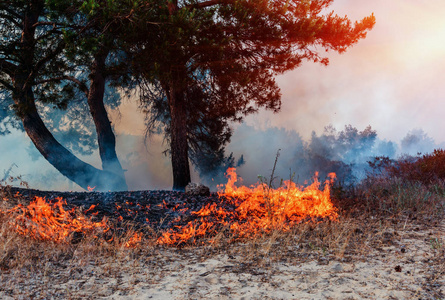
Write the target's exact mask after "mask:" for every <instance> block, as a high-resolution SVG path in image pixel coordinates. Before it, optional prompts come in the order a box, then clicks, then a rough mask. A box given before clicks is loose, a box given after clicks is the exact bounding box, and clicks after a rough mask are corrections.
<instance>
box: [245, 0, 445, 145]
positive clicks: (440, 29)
mask: <svg viewBox="0 0 445 300" xmlns="http://www.w3.org/2000/svg"><path fill="white" fill-rule="evenodd" d="M331 8H332V9H333V10H334V11H335V12H336V13H337V14H338V15H340V16H344V15H347V16H348V17H349V18H351V19H352V20H358V19H360V18H362V17H364V16H367V15H369V14H370V13H372V12H373V13H374V15H375V17H376V25H375V27H374V29H373V30H372V31H370V32H369V33H368V36H367V38H366V39H365V40H361V41H359V43H358V44H356V45H355V46H354V47H353V48H351V49H349V50H348V51H347V52H346V53H344V54H342V55H339V54H337V53H331V54H330V55H329V58H330V64H329V66H327V67H324V66H322V65H319V64H314V63H309V62H307V63H305V64H304V65H303V66H302V67H300V68H298V69H296V70H294V71H292V72H288V73H286V74H284V75H282V76H280V77H279V78H278V83H279V85H280V87H281V89H282V93H283V98H282V101H283V106H282V111H281V112H280V114H279V115H273V114H271V113H269V112H262V113H260V114H258V115H257V116H254V117H252V118H249V120H247V122H251V123H252V124H255V125H256V126H276V127H283V128H286V129H289V130H296V131H298V132H300V134H302V135H303V136H304V137H309V135H310V133H311V132H312V131H313V130H315V131H316V132H320V131H322V130H323V127H324V126H326V125H328V124H333V125H334V126H335V127H337V128H341V127H343V126H344V125H346V124H352V125H353V126H355V127H357V128H364V127H366V126H367V125H371V126H372V127H373V128H374V129H376V130H377V132H378V134H379V136H380V137H383V138H386V139H391V140H395V141H398V140H400V139H401V138H402V137H403V135H405V134H406V132H408V131H409V130H412V129H416V128H421V129H423V130H424V131H425V132H427V133H428V135H430V136H431V137H432V138H434V139H435V140H436V141H437V142H443V141H445V130H443V129H442V126H441V125H442V122H443V121H442V120H443V116H444V115H445V103H444V100H445V99H444V98H445V84H444V82H443V79H444V76H443V72H444V71H445V19H444V18H443V15H444V13H445V1H440V0H428V1H426V0H425V1H419V0H390V1H387V0H386V1H384V0H372V1H369V0H336V1H334V4H333V5H332V6H331Z"/></svg>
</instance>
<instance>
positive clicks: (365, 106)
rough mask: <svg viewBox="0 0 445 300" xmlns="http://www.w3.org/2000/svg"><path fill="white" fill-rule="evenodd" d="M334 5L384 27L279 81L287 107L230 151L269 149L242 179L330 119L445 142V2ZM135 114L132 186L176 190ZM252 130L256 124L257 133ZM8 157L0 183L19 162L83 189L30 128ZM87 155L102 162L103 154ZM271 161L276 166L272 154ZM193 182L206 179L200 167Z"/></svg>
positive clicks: (5, 148)
mask: <svg viewBox="0 0 445 300" xmlns="http://www.w3.org/2000/svg"><path fill="white" fill-rule="evenodd" d="M331 9H332V10H334V11H335V12H336V13H337V14H338V15H340V16H344V15H347V16H348V17H349V18H350V19H352V20H359V19H361V18H363V17H365V16H368V15H370V14H371V13H374V15H375V17H376V25H375V27H374V29H373V30H372V31H370V32H369V33H368V36H367V38H366V39H364V40H361V41H359V42H358V44H356V45H354V46H353V47H352V48H350V49H349V50H348V51H346V52H345V53H344V54H341V55H340V54H337V53H329V54H327V55H328V57H329V59H330V64H329V66H327V67H326V66H323V65H320V64H315V63H312V62H305V63H303V65H302V66H301V67H300V68H298V69H296V70H294V71H291V72H287V73H285V74H284V75H280V76H279V77H277V82H278V84H279V86H280V88H281V91H282V109H281V112H280V113H278V114H273V113H271V112H268V111H260V112H259V113H258V114H256V115H253V116H249V117H247V118H246V120H245V123H244V124H242V125H239V124H235V125H234V128H235V131H234V136H233V138H232V142H231V144H229V145H228V150H229V151H233V152H234V154H235V156H239V155H241V154H246V153H253V152H255V151H256V150H257V149H253V148H252V147H261V145H266V144H267V145H268V146H269V147H268V152H267V153H268V154H267V155H264V154H263V155H258V156H255V155H251V156H250V157H249V159H247V161H246V165H245V166H244V167H242V168H241V170H240V172H241V174H242V175H243V170H242V169H243V168H244V176H246V177H247V176H253V175H252V174H255V172H259V171H260V170H259V169H258V168H257V169H255V168H254V166H256V165H261V164H263V163H261V164H258V163H257V161H260V160H261V159H265V157H270V156H271V154H270V153H274V152H276V150H278V149H279V148H283V147H286V146H289V145H290V144H292V143H288V145H286V136H287V135H289V134H290V135H292V134H297V135H300V136H301V137H302V138H303V139H309V137H310V135H311V133H312V132H313V131H315V132H317V133H322V132H323V128H324V127H325V126H327V125H329V124H332V125H333V126H334V127H336V128H337V129H339V130H341V129H342V128H343V127H344V126H345V125H347V124H351V125H353V126H354V127H357V128H358V129H359V130H363V129H364V128H365V127H366V126H368V125H371V126H372V128H373V129H375V130H376V131H377V133H378V136H379V138H380V139H385V140H391V141H394V142H396V143H398V142H400V140H401V139H402V138H403V137H404V136H406V134H407V133H408V132H410V131H412V130H415V129H422V130H423V131H424V132H426V133H427V134H428V136H430V137H432V138H433V139H434V141H435V142H436V144H438V145H442V144H444V142H445V130H443V129H442V127H443V122H444V116H445V103H444V100H445V99H444V98H445V84H444V83H443V78H444V77H443V76H442V75H443V72H444V71H445V19H444V18H443V15H444V14H445V1H443V0H389V1H388V0H372V1H370V0H335V1H334V3H333V5H332V6H331ZM135 111H136V105H135V103H134V102H131V101H126V102H125V103H124V104H123V105H122V107H121V108H120V114H116V113H114V112H113V113H112V114H111V115H112V119H113V123H114V124H115V125H116V127H115V130H116V134H117V143H118V148H117V151H118V154H119V156H120V159H121V161H122V164H123V165H124V168H126V169H128V170H129V171H128V172H127V181H128V182H129V186H130V188H131V189H164V188H165V189H167V188H170V187H171V166H170V162H169V160H168V158H166V157H164V156H162V154H161V152H162V151H163V150H164V149H165V145H163V144H162V137H160V136H154V137H153V138H152V140H151V141H149V143H148V144H144V142H143V138H142V136H143V133H144V125H143V115H141V114H140V113H138V112H135ZM246 128H249V129H251V130H255V134H251V133H249V130H246ZM270 129H274V130H275V132H287V133H286V134H284V135H283V137H284V138H282V139H276V140H275V141H276V144H273V145H270V143H268V141H267V136H263V137H261V133H262V132H264V133H265V132H267V131H268V130H270ZM291 133H292V134H291ZM265 134H266V133H265ZM252 136H258V138H257V141H262V144H261V143H260V142H258V143H252V142H248V141H251V140H252ZM280 143H281V144H280ZM12 145H14V146H12ZM253 145H254V146H253ZM0 153H1V154H2V158H1V159H0V179H1V178H2V175H3V174H4V172H5V171H6V170H7V169H9V168H11V170H12V173H11V174H12V175H16V176H17V175H22V176H23V178H24V180H27V181H28V182H29V183H30V184H31V185H32V187H35V188H42V189H51V188H57V189H62V190H76V189H78V187H76V186H75V185H73V184H71V183H69V182H68V180H66V179H64V178H63V177H62V176H61V175H59V174H58V173H57V171H55V169H54V168H53V167H52V166H51V165H49V164H48V163H47V162H46V161H45V160H44V159H43V158H39V156H38V155H36V150H35V149H34V148H33V145H32V144H30V141H29V139H28V138H27V137H26V135H24V134H20V133H14V134H13V135H9V136H5V137H0ZM30 154H33V155H30ZM84 159H85V160H86V161H88V162H90V163H92V164H94V165H95V166H97V167H100V163H99V160H98V155H97V153H96V154H95V155H94V156H91V157H85V158H84ZM270 161H271V162H270V164H273V157H270ZM261 162H262V161H261ZM247 170H251V171H249V172H248V171H247ZM266 171H267V170H266ZM192 179H194V180H198V179H197V174H196V173H194V174H193V177H192ZM42 182H45V184H43V183H42ZM48 182H51V184H48Z"/></svg>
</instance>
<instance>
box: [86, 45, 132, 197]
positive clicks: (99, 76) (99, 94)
mask: <svg viewBox="0 0 445 300" xmlns="http://www.w3.org/2000/svg"><path fill="white" fill-rule="evenodd" d="M107 55H108V52H107V51H102V52H101V53H99V54H97V55H96V56H95V58H94V62H93V66H92V68H91V77H90V78H91V80H90V90H89V94H88V106H89V108H90V112H91V116H92V117H93V120H94V124H95V126H96V133H97V142H98V144H99V154H100V158H101V160H102V169H103V170H104V171H109V172H112V173H115V174H116V175H118V176H119V177H120V178H122V180H121V182H120V183H119V184H118V186H117V187H116V189H117V190H127V189H128V187H127V184H126V182H125V174H124V170H123V169H122V166H121V164H120V162H119V159H118V158H117V154H116V138H115V135H114V132H113V129H112V127H111V122H110V120H109V119H108V114H107V111H106V109H105V105H104V93H105V77H104V71H105V60H106V58H107Z"/></svg>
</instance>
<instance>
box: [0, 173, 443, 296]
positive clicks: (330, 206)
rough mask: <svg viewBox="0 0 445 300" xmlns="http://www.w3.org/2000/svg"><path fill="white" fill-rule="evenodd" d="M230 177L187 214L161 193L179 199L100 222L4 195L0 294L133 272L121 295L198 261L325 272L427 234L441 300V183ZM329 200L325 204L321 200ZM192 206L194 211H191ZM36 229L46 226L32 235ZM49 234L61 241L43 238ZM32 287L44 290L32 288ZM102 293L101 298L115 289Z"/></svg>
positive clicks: (93, 210) (37, 292)
mask: <svg viewBox="0 0 445 300" xmlns="http://www.w3.org/2000/svg"><path fill="white" fill-rule="evenodd" d="M229 174H231V176H230V179H229V183H228V184H227V185H226V186H225V189H224V190H222V191H221V193H224V195H222V194H220V195H214V196H213V197H210V198H209V199H206V200H205V201H201V202H200V199H199V198H197V199H187V201H189V203H188V204H187V205H189V206H186V205H180V204H179V203H176V202H171V201H169V199H168V195H170V197H176V196H177V194H176V193H175V192H170V193H165V194H162V197H160V198H159V203H158V204H156V203H149V204H147V203H145V204H144V203H142V202H141V203H138V204H139V205H137V204H134V203H133V204H131V203H130V202H128V201H127V203H125V201H124V202H123V203H121V204H120V205H115V204H113V205H110V206H113V207H115V210H114V211H113V212H112V213H108V215H103V214H102V215H101V214H100V213H99V214H98V212H100V208H101V205H102V204H99V205H97V206H96V207H91V206H87V207H86V208H82V207H77V208H75V209H73V208H72V207H71V208H68V207H66V206H67V205H66V203H65V202H63V201H62V200H60V199H59V200H55V199H49V198H48V199H47V200H46V201H45V203H46V204H43V203H42V201H43V198H36V201H35V202H29V201H27V200H26V199H24V197H23V196H21V195H18V194H15V193H11V191H10V190H9V191H8V188H4V189H3V190H2V192H1V193H2V194H0V199H3V201H2V203H1V205H0V211H1V212H2V213H0V245H1V248H0V270H1V271H2V275H1V276H0V281H2V282H3V284H4V286H21V287H22V288H23V290H21V291H17V290H12V289H11V291H10V292H9V293H10V294H11V295H13V296H14V297H15V296H16V295H22V296H23V297H25V298H26V297H34V298H42V297H43V298H45V297H50V296H52V297H65V296H67V295H70V293H71V292H72V291H63V290H58V291H54V290H53V289H52V288H51V283H52V282H54V281H56V280H59V281H60V280H62V279H60V278H63V281H64V282H70V281H71V280H82V278H85V277H86V278H89V277H91V276H92V275H91V274H92V273H91V272H96V273H100V274H101V275H100V276H104V277H105V278H109V279H107V280H108V281H112V280H114V279H115V278H119V276H120V275H119V274H121V273H122V272H125V273H126V274H133V275H131V276H130V279H131V278H132V279H131V280H130V281H131V282H130V283H128V284H127V285H126V287H125V288H122V284H119V283H118V282H119V280H118V281H116V289H125V290H122V293H124V295H125V293H129V292H130V291H131V289H132V286H134V285H135V284H137V282H138V281H140V280H145V281H147V282H151V281H152V280H155V279H153V278H157V279H156V280H161V278H162V276H163V275H162V274H163V271H162V270H165V268H168V266H169V265H170V264H175V263H176V262H177V261H184V260H187V259H190V257H193V259H192V260H193V261H196V263H198V262H200V261H203V260H205V259H208V258H211V257H214V256H216V255H222V254H223V255H227V256H228V257H234V258H236V260H238V261H240V262H242V264H241V263H240V264H239V270H238V269H236V270H235V269H234V271H233V272H235V271H236V272H247V273H249V272H251V273H252V274H256V273H255V272H259V271H258V270H259V268H264V269H265V270H266V269H268V268H270V266H271V265H273V264H278V263H283V262H285V263H288V264H298V263H300V262H303V261H310V260H315V261H317V262H318V264H329V262H330V261H340V262H348V261H359V260H366V259H367V255H368V254H369V253H371V252H373V251H381V250H378V249H385V248H388V247H396V248H397V249H399V251H402V250H401V249H404V248H403V247H405V246H403V245H405V244H402V238H406V237H407V236H408V235H411V234H413V233H416V232H423V231H426V230H428V232H430V231H431V232H432V233H431V235H426V236H425V237H424V236H422V238H421V240H425V239H427V243H428V245H430V246H428V247H430V248H429V251H430V253H431V257H432V258H431V259H430V260H429V262H428V263H426V264H427V265H431V266H434V270H432V271H431V273H428V274H427V275H428V276H427V280H426V281H425V283H422V284H425V286H426V285H428V289H430V292H428V293H429V294H428V295H432V296H435V297H436V298H437V297H438V298H440V297H442V296H443V294H441V292H440V288H438V287H437V286H436V287H435V285H437V284H438V283H440V280H441V279H440V278H441V277H442V275H443V274H444V273H443V272H445V263H444V259H443V257H445V246H444V244H445V241H444V240H443V238H442V236H439V235H435V233H434V232H433V231H432V229H434V228H438V226H441V222H442V220H443V217H444V215H445V202H444V199H445V193H444V192H443V191H445V185H444V184H442V183H441V182H436V183H435V184H432V185H424V184H421V183H416V182H411V183H407V182H405V181H403V180H399V179H394V178H392V179H391V178H384V177H375V178H374V179H373V180H371V178H369V180H368V181H364V182H363V183H362V184H361V185H359V186H357V187H355V188H350V189H346V188H343V187H339V186H335V185H334V186H333V187H331V184H326V185H325V187H324V188H323V189H322V190H320V183H319V182H318V181H315V182H314V183H313V185H312V186H309V187H306V188H298V189H295V190H294V188H296V187H295V186H294V185H292V184H290V183H288V184H286V185H284V186H283V187H282V188H279V189H275V190H272V189H270V188H269V187H270V186H269V185H264V184H259V185H258V186H256V187H250V188H245V187H236V186H235V182H236V175H235V173H231V172H229ZM315 191H316V192H315ZM85 194H86V195H90V196H91V197H96V196H99V195H101V194H99V193H94V192H93V193H85ZM294 194H296V195H297V198H298V199H301V200H302V201H301V203H303V204H300V205H296V204H295V203H294V202H293V200H292V199H291V196H290V195H294ZM178 195H179V194H178ZM329 195H330V196H332V202H331V201H327V200H326V199H329V197H328V196H329ZM180 199H182V198H179V200H180ZM179 200H178V201H179ZM184 202H186V201H184ZM252 202H253V203H252ZM196 203H198V204H199V205H197V206H190V205H192V204H193V205H195V204H196ZM130 204H131V205H132V206H131V207H132V209H129V208H128V207H130ZM48 207H49V208H50V210H48V209H49V208H48ZM191 207H193V209H192V208H191ZM161 209H162V210H161ZM135 210H138V212H139V215H137V214H136V213H135ZM153 210H159V211H160V212H162V214H163V215H164V217H162V218H157V219H156V222H142V223H143V224H141V220H148V219H150V218H154V217H156V215H155V214H153V215H147V217H145V215H143V214H142V213H147V214H148V213H149V212H151V213H152V212H153ZM37 214H40V215H43V216H44V217H43V221H42V220H40V221H36V220H35V217H36V215H37ZM119 216H124V218H122V219H123V220H122V219H119ZM131 218H133V219H131ZM132 220H133V221H132ZM148 221H150V220H148ZM78 222H79V223H80V224H82V225H79V224H78ZM37 224H43V225H42V226H41V228H40V229H38V230H37V227H38V225H37ZM76 224H77V225H76ZM53 227H56V228H59V229H60V230H61V232H62V233H57V234H55V233H52V232H53V231H54V230H53V229H51V230H49V231H48V228H53ZM59 229H57V230H56V232H57V231H58V230H59ZM25 234H26V235H25ZM419 241H420V240H419ZM403 243H404V242H403ZM170 245H173V246H175V247H170ZM382 251H383V250H382ZM395 267H396V265H394V266H392V265H391V266H388V268H389V269H394V268H395ZM237 268H238V267H237ZM8 274H9V275H8ZM141 274H143V276H144V278H145V279H141V278H140V276H141ZM441 274H442V275H441ZM18 278H20V280H22V281H23V282H22V283H20V282H21V281H20V280H19V279H18ZM33 278H34V279H33ZM36 278H37V279H36ZM73 278H74V279H73ZM76 278H77V279H76ZM33 280H35V282H40V281H42V280H43V282H46V284H47V285H43V286H39V285H40V283H38V284H37V283H35V284H30V282H34V281H33ZM27 286H29V288H28V287H27ZM425 290H427V287H425ZM1 291H2V289H0V292H1ZM3 291H4V289H3ZM57 293H58V294H57ZM104 293H105V292H104ZM107 293H108V294H107ZM107 293H105V294H104V295H110V293H112V291H108V292H107ZM56 294H57V295H56ZM77 295H79V298H81V297H82V295H83V296H85V297H87V296H88V295H84V294H82V295H81V294H77Z"/></svg>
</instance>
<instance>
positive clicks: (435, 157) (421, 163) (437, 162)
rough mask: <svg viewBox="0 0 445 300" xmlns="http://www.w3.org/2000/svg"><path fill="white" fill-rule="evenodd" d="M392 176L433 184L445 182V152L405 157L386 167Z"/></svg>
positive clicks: (435, 151)
mask: <svg viewBox="0 0 445 300" xmlns="http://www.w3.org/2000/svg"><path fill="white" fill-rule="evenodd" d="M385 168H386V171H387V172H388V174H389V175H390V176H393V177H398V178H402V179H404V180H407V181H418V182H421V183H423V184H427V185H428V184H432V183H436V182H437V181H441V180H445V150H442V149H436V150H434V151H433V153H429V154H425V155H423V156H421V157H410V156H405V157H402V158H401V159H399V160H397V161H393V162H392V163H389V164H387V165H386V167H385Z"/></svg>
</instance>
